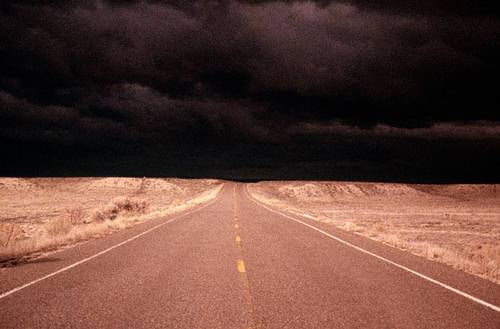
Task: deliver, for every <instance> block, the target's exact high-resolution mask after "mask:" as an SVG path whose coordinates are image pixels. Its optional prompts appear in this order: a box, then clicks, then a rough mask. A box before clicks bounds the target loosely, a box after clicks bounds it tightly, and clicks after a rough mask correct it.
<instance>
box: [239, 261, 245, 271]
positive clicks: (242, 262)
mask: <svg viewBox="0 0 500 329" xmlns="http://www.w3.org/2000/svg"><path fill="white" fill-rule="evenodd" d="M237 267H238V272H240V273H246V269H245V262H244V261H242V260H239V261H238V263H237Z"/></svg>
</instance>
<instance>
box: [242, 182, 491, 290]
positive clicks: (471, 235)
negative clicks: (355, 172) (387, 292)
mask: <svg viewBox="0 0 500 329" xmlns="http://www.w3.org/2000/svg"><path fill="white" fill-rule="evenodd" d="M249 191H250V193H251V194H252V195H253V196H254V197H256V198H257V199H259V200H260V201H262V202H265V203H267V204H269V205H271V206H274V207H277V208H279V209H281V210H283V211H287V212H290V213H294V214H297V215H301V216H304V217H307V218H311V219H315V220H318V221H322V222H326V223H329V224H332V225H335V226H337V227H339V228H341V229H344V230H347V231H351V232H354V233H356V234H360V235H363V236H366V237H369V238H371V239H374V240H377V241H381V242H383V243H386V244H389V245H391V246H394V247H397V248H400V249H402V250H406V251H409V252H412V253H414V254H417V255H420V256H423V257H426V258H428V259H431V260H434V261H439V262H443V263H446V264H449V265H451V266H454V267H455V268H458V269H461V270H463V271H466V272H469V273H471V274H475V275H478V276H481V277H483V278H486V279H488V280H491V281H493V282H496V283H500V185H410V184H389V183H359V182H261V183H256V184H251V185H250V186H249Z"/></svg>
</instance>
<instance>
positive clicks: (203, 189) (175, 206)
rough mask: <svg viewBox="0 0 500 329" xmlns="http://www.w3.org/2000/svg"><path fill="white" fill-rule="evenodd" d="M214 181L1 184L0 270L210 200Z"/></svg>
mask: <svg viewBox="0 0 500 329" xmlns="http://www.w3.org/2000/svg"><path fill="white" fill-rule="evenodd" d="M221 187H222V182H221V181H218V180H201V179H200V180H182V179H157V178H120V177H112V178H32V179H24V178H0V266H2V264H3V265H4V266H5V265H12V264H16V263H18V262H22V261H26V260H28V259H32V258H34V257H38V256H39V255H41V254H43V253H45V252H47V251H51V250H56V249H59V248H61V247H62V246H68V245H72V244H75V243H77V242H80V241H83V240H86V239H89V238H92V237H99V236H102V235H103V234H109V233H111V232H114V231H117V230H120V229H124V228H127V227H130V226H132V225H135V224H137V223H139V222H142V221H144V220H148V219H151V218H157V217H161V216H164V215H168V214H171V213H175V212H179V211H183V210H186V209H189V208H191V207H193V206H196V205H198V204H201V203H204V202H208V201H209V200H211V199H213V198H215V197H216V196H217V194H218V192H219V191H220V188H221Z"/></svg>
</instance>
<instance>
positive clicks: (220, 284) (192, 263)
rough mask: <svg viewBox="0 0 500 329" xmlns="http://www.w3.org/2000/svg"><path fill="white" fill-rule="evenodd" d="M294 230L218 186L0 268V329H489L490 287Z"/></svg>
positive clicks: (354, 239)
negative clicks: (166, 214) (186, 203)
mask: <svg viewBox="0 0 500 329" xmlns="http://www.w3.org/2000/svg"><path fill="white" fill-rule="evenodd" d="M295 220H300V221H301V222H297V221H295ZM295 220H293V218H292V217H286V216H282V215H280V214H279V213H277V212H275V211H272V210H269V209H266V208H265V207H263V206H262V205H260V204H258V203H257V202H256V201H255V200H252V199H251V198H250V197H249V195H248V194H247V191H246V188H245V184H237V183H226V184H225V187H224V189H223V191H222V192H221V194H220V195H219V197H218V198H217V199H216V200H215V201H213V202H212V203H210V204H208V205H205V206H203V207H200V208H199V209H195V210H192V211H191V212H189V213H186V214H183V215H181V216H179V215H177V216H173V217H171V218H161V219H157V220H152V221H150V222H147V223H144V224H141V225H138V226H135V227H133V228H131V229H128V230H125V231H122V232H118V233H116V234H113V235H110V236H107V237H105V238H103V239H98V240H91V241H88V242H86V243H84V244H81V245H78V246H76V247H73V248H69V249H66V250H63V251H60V252H57V253H54V254H52V255H50V256H48V257H46V258H45V259H40V260H39V261H38V262H35V263H30V264H25V265H22V266H17V267H12V268H4V269H1V270H0V296H1V297H0V321H1V322H0V327H1V328H3V329H6V328H190V329H192V328H433V329H437V328H454V329H459V328H467V329H471V328H480V329H487V328H492V329H493V328H494V329H499V328H500V312H499V309H495V307H496V308H498V306H499V305H500V285H497V284H494V283H491V282H489V281H486V280H483V279H480V278H477V277H474V276H471V275H468V274H465V273H463V272H460V271H456V270H453V269H451V268H450V267H448V266H445V265H442V264H438V263H435V262H430V261H427V260H425V259H423V258H420V257H416V256H413V255H411V254H408V253H405V252H402V251H399V250H396V249H394V248H390V247H387V246H385V245H383V244H380V243H377V242H374V241H371V240H369V239H366V238H363V237H360V236H357V235H353V234H350V233H347V232H343V231H341V230H339V229H336V228H334V227H331V226H329V225H325V224H322V223H318V222H314V221H308V220H307V219H301V218H296V219H295ZM302 223H304V224H307V225H311V226H306V225H304V224H302ZM336 239H338V240H336ZM408 270H410V271H408ZM411 271H414V272H411ZM429 279H430V280H429ZM432 280H434V281H432ZM450 288H451V289H450Z"/></svg>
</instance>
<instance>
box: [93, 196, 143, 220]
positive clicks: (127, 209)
mask: <svg viewBox="0 0 500 329" xmlns="http://www.w3.org/2000/svg"><path fill="white" fill-rule="evenodd" d="M146 210H147V202H146V201H144V200H138V199H130V198H128V197H119V198H116V199H113V200H112V201H111V202H110V203H109V204H107V205H106V206H104V207H103V208H102V209H99V210H97V211H95V212H94V215H93V216H92V217H93V219H94V220H95V221H105V220H114V219H116V217H118V215H119V214H123V213H128V214H130V213H135V214H137V213H141V214H142V213H145V212H146Z"/></svg>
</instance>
